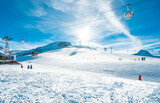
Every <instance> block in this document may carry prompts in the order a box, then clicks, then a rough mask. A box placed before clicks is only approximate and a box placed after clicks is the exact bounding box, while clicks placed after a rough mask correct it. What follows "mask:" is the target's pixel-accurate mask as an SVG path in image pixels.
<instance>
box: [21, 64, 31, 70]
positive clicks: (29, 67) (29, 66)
mask: <svg viewBox="0 0 160 103" xmlns="http://www.w3.org/2000/svg"><path fill="white" fill-rule="evenodd" d="M21 68H23V64H21ZM27 69H32V65H28V66H27Z"/></svg>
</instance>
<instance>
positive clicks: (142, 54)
mask: <svg viewBox="0 0 160 103" xmlns="http://www.w3.org/2000/svg"><path fill="white" fill-rule="evenodd" d="M133 55H138V56H147V57H155V58H160V56H154V55H152V54H151V53H149V52H148V51H147V50H140V51H139V52H138V53H136V54H133Z"/></svg>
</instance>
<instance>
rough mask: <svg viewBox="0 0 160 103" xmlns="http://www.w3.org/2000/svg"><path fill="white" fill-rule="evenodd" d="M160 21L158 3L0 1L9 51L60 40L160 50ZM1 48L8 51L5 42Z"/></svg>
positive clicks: (127, 0) (0, 21) (150, 0)
mask: <svg viewBox="0 0 160 103" xmlns="http://www.w3.org/2000/svg"><path fill="white" fill-rule="evenodd" d="M124 3H125V4H131V5H130V6H128V8H129V10H130V11H133V17H132V18H131V19H129V20H126V19H125V18H124V16H123V15H124V13H125V12H126V11H127V8H126V7H125V6H124ZM159 18H160V1H159V0H0V38H3V37H4V36H9V37H11V38H13V40H11V41H10V42H9V46H10V48H11V49H16V50H24V49H25V50H26V49H32V48H36V47H38V46H42V45H46V44H48V43H52V42H56V41H69V42H71V43H72V44H73V45H76V44H79V43H80V44H81V45H85V46H93V47H102V48H103V47H107V48H109V47H113V48H124V49H125V48H127V49H160V28H159V27H160V19H159ZM22 38H24V41H25V42H24V43H23V44H22V43H21V39H22ZM0 46H2V47H4V46H5V43H4V41H2V40H1V39H0Z"/></svg>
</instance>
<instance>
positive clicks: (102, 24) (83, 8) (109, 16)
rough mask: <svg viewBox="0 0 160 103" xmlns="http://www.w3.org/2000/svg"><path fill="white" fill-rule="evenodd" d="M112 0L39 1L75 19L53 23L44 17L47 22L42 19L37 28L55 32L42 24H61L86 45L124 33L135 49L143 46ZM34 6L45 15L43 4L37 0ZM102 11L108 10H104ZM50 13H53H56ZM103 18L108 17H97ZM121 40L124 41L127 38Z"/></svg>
mask: <svg viewBox="0 0 160 103" xmlns="http://www.w3.org/2000/svg"><path fill="white" fill-rule="evenodd" d="M112 1H113V0H47V1H43V0H39V2H41V3H45V4H46V5H48V6H49V7H52V8H53V9H56V10H58V11H61V12H63V13H64V14H68V15H70V16H72V18H75V20H74V21H73V20H71V22H69V23H60V24H55V22H57V21H55V22H54V19H53V18H51V19H47V20H46V19H43V20H44V21H41V22H39V24H38V28H39V29H40V30H41V31H43V32H44V33H46V32H50V33H52V30H50V31H48V30H45V28H43V29H42V28H41V27H39V25H40V26H41V25H43V26H44V25H45V26H47V25H48V26H49V28H53V29H54V28H55V26H62V28H61V30H62V32H63V33H65V34H66V36H67V35H68V36H70V35H72V36H74V37H75V38H76V39H74V40H72V41H73V42H76V41H77V43H78V42H79V41H82V43H84V44H86V45H88V44H89V43H90V44H93V43H96V44H98V43H99V42H101V40H103V39H104V38H107V37H110V36H112V35H115V36H116V35H118V34H124V35H125V36H127V37H128V38H129V40H130V41H129V42H128V41H127V42H128V45H131V46H132V47H133V48H141V47H142V43H141V41H140V40H139V39H138V38H137V37H135V36H134V35H132V34H131V33H130V32H129V29H128V28H127V27H126V26H125V25H124V24H123V23H122V22H121V20H120V19H121V18H119V17H117V16H116V14H115V13H114V11H112V7H111V2H112ZM34 5H36V6H37V7H40V9H38V10H40V11H36V10H35V13H34V14H36V13H37V16H41V15H43V14H44V15H45V11H44V9H43V8H42V7H41V6H40V4H39V5H38V3H35V4H34ZM101 11H108V12H105V13H104V12H101ZM38 14H39V15H38ZM49 15H53V16H54V15H55V14H49ZM95 15H96V16H95ZM62 16H63V15H62ZM102 17H103V18H104V17H105V19H103V20H97V19H99V18H102ZM46 18H47V17H46ZM64 18H65V16H64ZM45 20H46V21H45ZM36 28H37V27H36ZM121 42H124V43H125V42H126V41H121ZM121 44H123V43H121ZM98 45H99V44H98Z"/></svg>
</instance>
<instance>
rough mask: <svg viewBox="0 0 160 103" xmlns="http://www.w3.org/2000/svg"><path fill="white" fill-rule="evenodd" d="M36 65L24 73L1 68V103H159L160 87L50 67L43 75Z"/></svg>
mask: <svg viewBox="0 0 160 103" xmlns="http://www.w3.org/2000/svg"><path fill="white" fill-rule="evenodd" d="M34 65H35V66H36V67H34V68H35V69H34V70H27V69H25V68H23V69H21V68H20V66H19V65H18V66H14V67H13V66H0V101H1V102H4V103H8V102H15V103H20V102H24V103H28V102H30V103H35V102H37V103H46V102H49V103H59V102H60V103H106V102H107V103H111V102H114V103H116V102H117V103H128V102H130V103H146V102H148V103H150V102H152V103H158V102H160V91H159V90H160V84H159V83H153V82H145V81H137V80H129V79H121V78H115V77H106V76H105V75H103V74H97V73H91V72H84V71H72V70H63V69H60V68H56V67H55V68H54V67H49V66H48V67H47V66H46V71H45V72H44V71H43V69H44V68H43V67H44V66H41V65H39V64H34ZM6 67H7V68H6ZM49 70H50V71H49ZM38 71H40V72H38Z"/></svg>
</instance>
